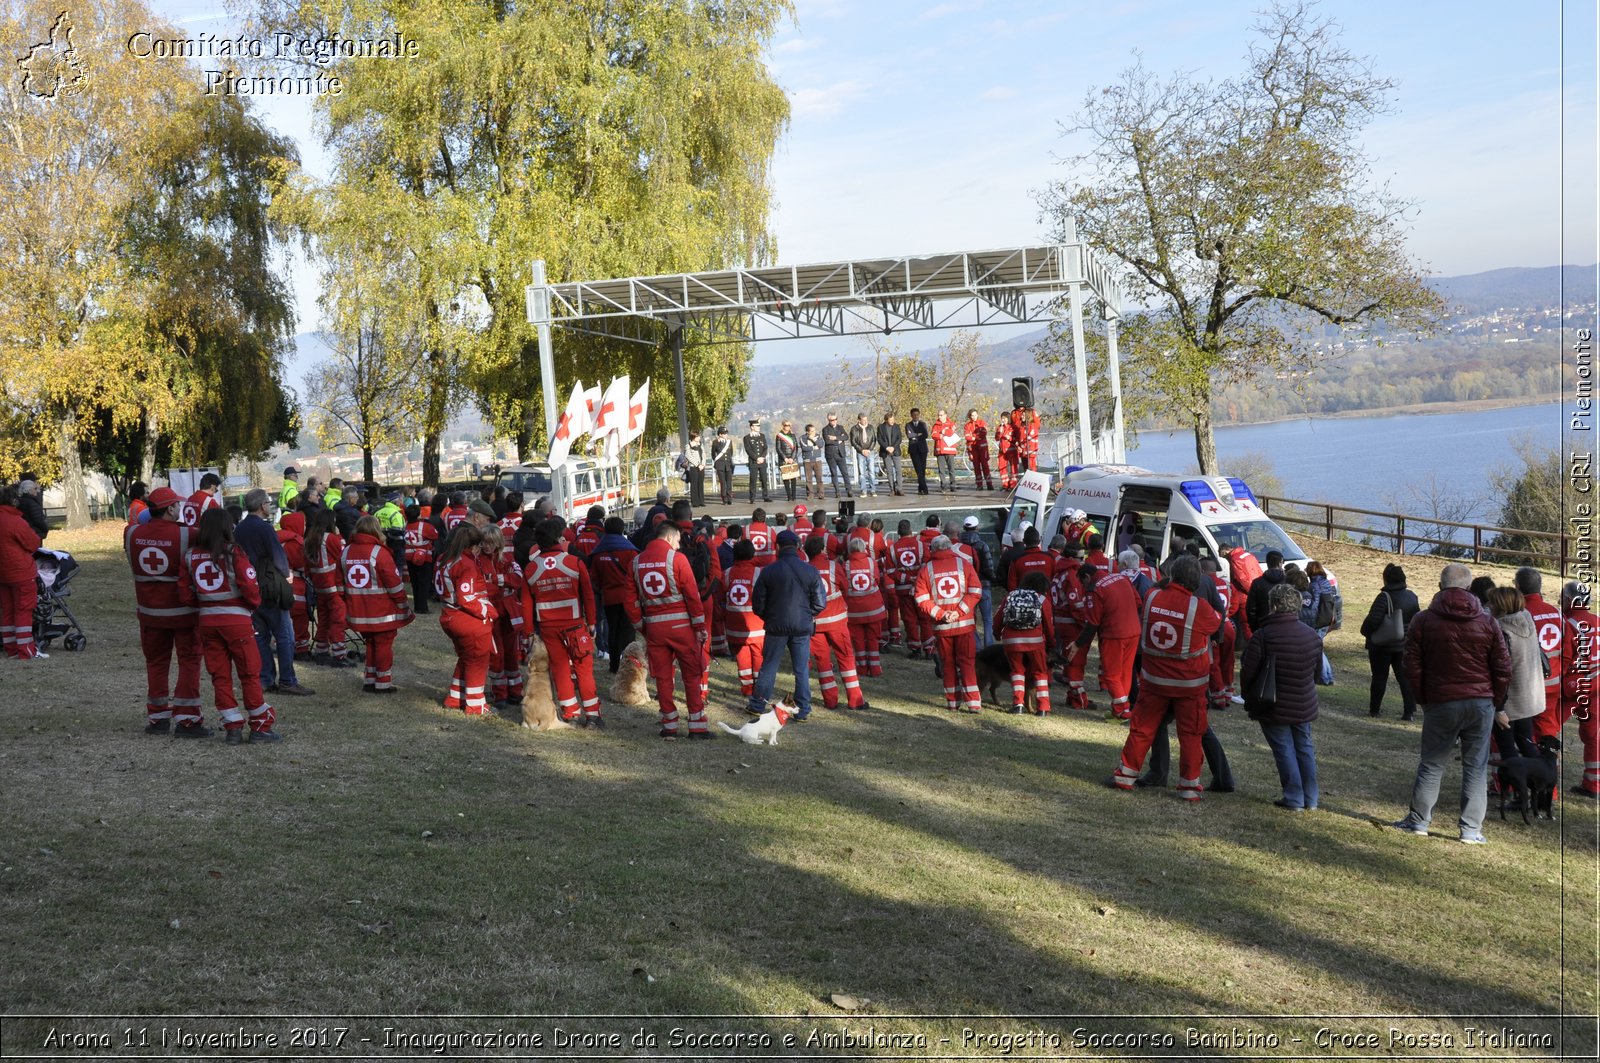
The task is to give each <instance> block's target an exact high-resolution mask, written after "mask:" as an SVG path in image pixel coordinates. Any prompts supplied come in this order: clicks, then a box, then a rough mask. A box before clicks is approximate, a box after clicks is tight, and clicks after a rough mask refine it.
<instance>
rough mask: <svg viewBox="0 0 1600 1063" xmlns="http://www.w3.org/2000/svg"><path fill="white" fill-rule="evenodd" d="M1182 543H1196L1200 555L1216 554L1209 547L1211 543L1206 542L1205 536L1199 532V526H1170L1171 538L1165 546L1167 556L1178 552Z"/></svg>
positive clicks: (1213, 555)
mask: <svg viewBox="0 0 1600 1063" xmlns="http://www.w3.org/2000/svg"><path fill="white" fill-rule="evenodd" d="M1184 543H1198V544H1199V546H1200V556H1201V557H1215V556H1216V553H1215V552H1214V551H1213V550H1212V549H1211V544H1210V543H1208V542H1206V537H1205V536H1204V535H1201V534H1200V529H1199V528H1194V527H1190V526H1189V525H1187V524H1174V525H1173V526H1172V539H1171V542H1170V545H1168V547H1167V556H1168V557H1171V556H1172V555H1174V554H1176V553H1178V552H1180V551H1181V550H1182V549H1183V545H1184Z"/></svg>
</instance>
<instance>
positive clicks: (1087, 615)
mask: <svg viewBox="0 0 1600 1063" xmlns="http://www.w3.org/2000/svg"><path fill="white" fill-rule="evenodd" d="M1083 620H1084V623H1085V624H1089V625H1093V626H1094V627H1095V628H1098V629H1099V632H1100V637H1101V638H1106V639H1131V638H1137V637H1138V635H1139V631H1140V619H1139V592H1138V590H1136V589H1135V588H1134V586H1133V580H1131V579H1129V578H1128V576H1127V574H1126V573H1123V572H1113V573H1112V574H1110V575H1109V576H1101V577H1100V579H1099V580H1098V581H1097V582H1096V583H1095V585H1094V590H1093V591H1092V592H1090V594H1089V596H1088V598H1087V599H1086V600H1085V601H1084V605H1083Z"/></svg>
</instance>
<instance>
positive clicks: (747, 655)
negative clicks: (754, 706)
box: [728, 631, 767, 697]
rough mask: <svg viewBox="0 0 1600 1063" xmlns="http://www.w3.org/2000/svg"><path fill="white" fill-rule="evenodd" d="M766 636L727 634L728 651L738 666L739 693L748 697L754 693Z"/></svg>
mask: <svg viewBox="0 0 1600 1063" xmlns="http://www.w3.org/2000/svg"><path fill="white" fill-rule="evenodd" d="M766 644H767V636H766V635H765V634H760V635H740V634H738V633H736V632H732V631H730V632H728V649H730V650H731V651H733V659H734V662H735V663H736V664H737V665H738V666H739V693H740V694H743V695H744V696H745V697H749V696H750V695H751V694H754V693H755V692H756V676H757V675H759V674H760V673H761V655H762V654H763V653H764V652H765V650H766Z"/></svg>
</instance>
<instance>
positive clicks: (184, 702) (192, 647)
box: [139, 624, 261, 726]
mask: <svg viewBox="0 0 1600 1063" xmlns="http://www.w3.org/2000/svg"><path fill="white" fill-rule="evenodd" d="M139 648H140V649H142V650H143V651H144V687H145V698H144V715H145V719H147V720H148V721H150V722H151V723H154V722H156V721H157V720H172V721H173V722H174V723H175V724H177V725H178V726H182V725H183V724H186V723H199V722H200V633H199V631H198V630H197V629H195V628H192V627H146V626H145V625H143V624H141V625H139ZM173 650H177V651H178V686H177V689H176V690H175V691H174V692H173V694H172V696H171V697H170V698H169V697H168V696H167V674H168V672H169V671H170V670H171V665H172V651H173ZM260 681H261V677H260V676H259V675H257V677H256V682H258V683H259V682H260Z"/></svg>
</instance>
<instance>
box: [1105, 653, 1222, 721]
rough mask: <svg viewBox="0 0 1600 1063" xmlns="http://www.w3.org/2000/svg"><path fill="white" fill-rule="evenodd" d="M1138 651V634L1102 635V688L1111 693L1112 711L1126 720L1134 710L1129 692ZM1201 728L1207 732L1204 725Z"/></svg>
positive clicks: (1131, 686) (1131, 687)
mask: <svg viewBox="0 0 1600 1063" xmlns="http://www.w3.org/2000/svg"><path fill="white" fill-rule="evenodd" d="M1138 653H1139V636H1138V635H1129V636H1128V637H1127V638H1125V639H1108V638H1106V637H1105V636H1104V635H1102V636H1100V689H1101V690H1104V691H1105V692H1106V693H1107V694H1110V695H1111V712H1112V713H1113V714H1114V715H1115V716H1117V717H1118V718H1119V719H1123V720H1126V719H1127V718H1128V716H1129V714H1130V713H1131V712H1132V711H1133V710H1132V709H1131V708H1130V706H1129V705H1128V692H1129V691H1130V690H1132V689H1133V659H1134V657H1136V656H1137V655H1138ZM1201 700H1202V701H1204V700H1205V699H1204V697H1202V698H1201ZM1162 711H1163V712H1165V711H1166V710H1165V709H1163V710H1162ZM1200 730H1201V732H1202V733H1204V732H1205V728H1204V727H1202V728H1200Z"/></svg>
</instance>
